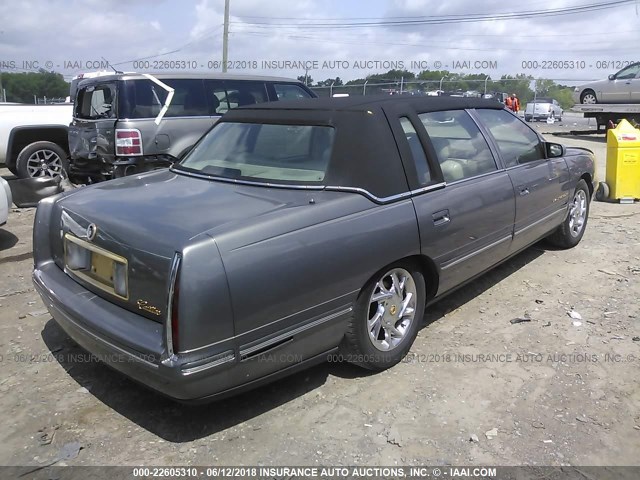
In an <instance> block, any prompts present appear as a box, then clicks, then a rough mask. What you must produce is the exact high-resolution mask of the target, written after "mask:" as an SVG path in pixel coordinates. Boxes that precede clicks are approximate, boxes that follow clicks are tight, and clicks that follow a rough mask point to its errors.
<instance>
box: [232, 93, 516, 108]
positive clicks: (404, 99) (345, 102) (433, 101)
mask: <svg viewBox="0 0 640 480" xmlns="http://www.w3.org/2000/svg"><path fill="white" fill-rule="evenodd" d="M390 104H393V105H407V106H411V107H413V108H415V109H416V110H419V111H422V112H428V111H439V110H458V109H464V108H495V109H499V110H502V109H503V108H504V105H503V104H501V103H500V102H498V101H497V100H495V99H483V98H474V97H447V96H442V97H431V96H414V95H407V96H398V95H371V96H353V97H337V98H332V97H322V98H309V99H299V100H284V101H283V100H280V101H278V102H269V103H258V104H255V105H250V106H245V107H240V108H241V109H242V110H248V109H250V110H333V111H340V110H350V111H366V110H370V109H372V108H377V107H383V108H384V107H385V106H386V105H390Z"/></svg>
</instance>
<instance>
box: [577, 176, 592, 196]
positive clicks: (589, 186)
mask: <svg viewBox="0 0 640 480" xmlns="http://www.w3.org/2000/svg"><path fill="white" fill-rule="evenodd" d="M580 178H581V179H582V180H584V181H585V182H586V183H587V188H588V189H589V198H593V182H592V181H591V174H589V173H584V174H582V177H580Z"/></svg>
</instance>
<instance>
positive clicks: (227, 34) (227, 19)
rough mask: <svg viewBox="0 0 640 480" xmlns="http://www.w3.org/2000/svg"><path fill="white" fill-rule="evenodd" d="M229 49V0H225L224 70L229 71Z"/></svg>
mask: <svg viewBox="0 0 640 480" xmlns="http://www.w3.org/2000/svg"><path fill="white" fill-rule="evenodd" d="M228 50H229V0H224V30H223V34H222V72H223V73H224V72H226V71H227V54H228Z"/></svg>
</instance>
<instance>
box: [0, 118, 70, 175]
mask: <svg viewBox="0 0 640 480" xmlns="http://www.w3.org/2000/svg"><path fill="white" fill-rule="evenodd" d="M35 142H52V143H55V144H56V145H59V146H60V147H61V148H62V149H63V150H64V151H65V152H66V153H67V155H68V154H69V140H68V138H67V129H66V128H65V127H63V126H55V127H45V128H19V129H14V130H12V131H11V134H10V137H9V149H8V151H7V159H6V162H7V165H10V166H15V164H16V159H17V158H18V155H19V154H20V152H21V151H22V150H23V149H24V147H26V146H27V145H31V144H32V143H35Z"/></svg>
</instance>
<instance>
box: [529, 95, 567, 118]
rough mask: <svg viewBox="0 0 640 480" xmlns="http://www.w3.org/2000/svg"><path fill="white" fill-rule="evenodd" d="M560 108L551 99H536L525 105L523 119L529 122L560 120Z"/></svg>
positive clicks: (561, 111)
mask: <svg viewBox="0 0 640 480" xmlns="http://www.w3.org/2000/svg"><path fill="white" fill-rule="evenodd" d="M562 113H563V110H562V107H561V106H560V104H559V103H558V102H557V101H556V100H554V99H553V98H536V99H535V100H532V101H530V102H528V103H527V108H526V109H525V111H524V119H525V120H526V121H527V122H530V121H531V120H547V119H548V118H550V119H552V120H562Z"/></svg>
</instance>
